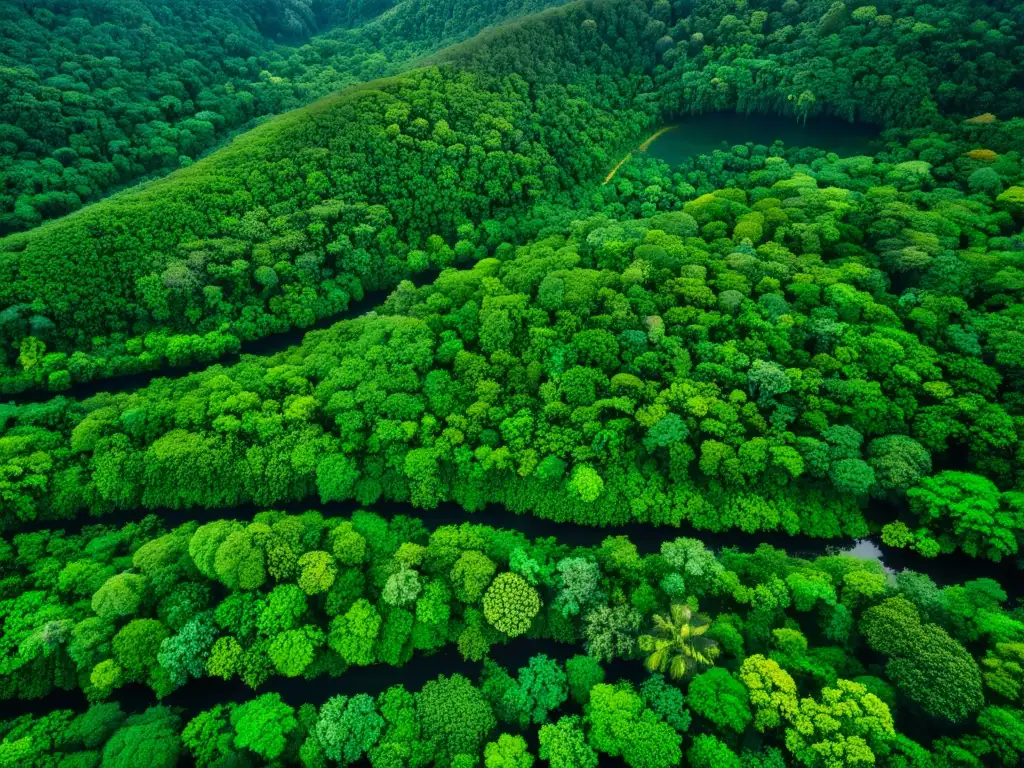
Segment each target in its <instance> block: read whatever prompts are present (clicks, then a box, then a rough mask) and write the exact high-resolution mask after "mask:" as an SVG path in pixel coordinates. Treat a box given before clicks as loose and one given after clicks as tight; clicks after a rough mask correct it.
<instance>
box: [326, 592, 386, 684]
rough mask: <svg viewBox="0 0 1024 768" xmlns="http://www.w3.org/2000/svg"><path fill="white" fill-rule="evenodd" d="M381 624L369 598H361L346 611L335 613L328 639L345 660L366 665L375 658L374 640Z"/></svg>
mask: <svg viewBox="0 0 1024 768" xmlns="http://www.w3.org/2000/svg"><path fill="white" fill-rule="evenodd" d="M380 627H381V618H380V614H378V613H377V609H376V608H374V607H373V604H372V603H370V601H369V600H366V599H365V598H360V599H359V600H356V602H355V603H354V604H353V605H352V607H351V608H349V609H348V611H346V612H345V615H343V616H335V617H334V620H333V621H331V631H330V635H329V636H328V639H327V642H328V643H329V645H330V646H331V648H332V649H333V650H334V651H336V652H337V653H338V655H339V656H341V658H343V659H344V660H345V661H346V662H347V663H348V664H355V665H358V666H364V667H365V666H367V665H369V664H373V662H374V661H376V654H375V652H374V643H375V642H376V639H377V634H378V633H379V632H380Z"/></svg>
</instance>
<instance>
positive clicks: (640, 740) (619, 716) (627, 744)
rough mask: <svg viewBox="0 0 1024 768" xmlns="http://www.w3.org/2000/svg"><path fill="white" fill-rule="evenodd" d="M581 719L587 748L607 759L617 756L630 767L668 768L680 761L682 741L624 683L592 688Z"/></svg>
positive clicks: (603, 684)
mask: <svg viewBox="0 0 1024 768" xmlns="http://www.w3.org/2000/svg"><path fill="white" fill-rule="evenodd" d="M585 719H586V720H587V722H589V723H590V735H589V741H590V744H591V746H593V747H594V749H595V750H597V751H598V752H604V753H606V754H608V755H610V756H611V757H618V756H620V755H621V756H622V758H623V759H624V760H625V761H626V764H627V765H629V766H632V767H633V768H656V767H657V766H663V767H664V768H669V766H676V765H679V763H680V761H681V760H682V752H681V751H680V745H681V744H682V738H681V737H680V736H679V734H678V733H676V732H675V730H673V729H672V728H671V727H670V726H669V725H668V724H667V723H665V722H664V721H663V720H662V719H661V718H660V717H658V716H657V715H656V714H655V713H654V712H652V711H651V710H649V709H647V708H646V707H645V706H644V704H643V700H642V699H641V698H640V697H639V696H638V695H637V694H636V692H634V691H633V689H632V687H631V686H629V685H628V684H625V685H620V686H611V685H607V684H605V683H602V684H601V685H597V686H594V688H593V689H592V690H591V692H590V703H589V704H588V705H587V708H586V716H585Z"/></svg>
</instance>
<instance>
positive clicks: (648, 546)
mask: <svg viewBox="0 0 1024 768" xmlns="http://www.w3.org/2000/svg"><path fill="white" fill-rule="evenodd" d="M271 508H272V509H276V510H280V511H283V512H287V513H289V514H301V513H303V512H306V511H307V510H311V509H315V510H319V511H321V512H322V513H323V514H324V515H325V516H331V517H339V516H342V517H347V516H350V515H351V514H352V513H353V512H355V511H356V510H360V509H366V510H368V511H372V512H375V513H376V514H378V515H380V516H381V517H384V518H386V519H389V520H390V519H391V518H393V517H396V516H398V515H406V516H408V517H416V518H419V519H421V520H422V521H423V523H424V525H425V526H426V527H427V529H428V530H434V529H436V528H439V527H441V526H444V525H459V524H461V523H477V524H480V525H489V526H492V527H494V528H504V529H508V530H514V531H519V532H520V533H522V534H524V535H525V536H527V537H529V538H530V539H539V538H547V537H551V538H555V539H557V540H558V542H559V543H562V544H566V545H568V546H572V547H597V546H600V544H601V542H602V541H604V539H605V538H606V537H608V536H627V537H628V538H629V540H630V541H631V542H632V543H633V544H634V545H635V546H636V548H637V550H638V551H639V552H640V554H641V555H647V554H652V553H655V552H658V551H660V549H661V545H662V543H664V542H666V541H671V540H672V539H675V538H677V537H680V536H689V537H692V538H695V539H699V540H700V541H702V542H704V544H705V545H706V546H707V547H708V548H710V549H712V550H715V551H720V550H722V549H724V548H726V547H732V548H734V549H737V550H739V551H741V552H753V551H754V550H755V549H757V547H758V546H760V545H761V544H769V545H771V546H773V547H776V548H777V549H782V550H785V551H786V552H787V553H788V554H789V555H791V556H793V557H802V558H805V559H813V558H815V557H820V556H822V555H834V554H848V555H851V556H853V557H860V558H864V559H869V560H878V561H879V562H880V563H882V565H883V567H884V568H885V569H886V570H887V571H888V572H890V573H893V574H895V573H897V572H899V571H901V570H905V569H910V570H913V571H917V572H918V573H923V574H926V575H928V576H929V577H931V578H932V579H933V580H934V581H935V583H936V584H938V585H939V586H947V585H950V584H960V583H962V582H964V581H969V580H971V579H979V578H991V579H995V580H997V581H998V582H999V583H1000V584H1001V585H1002V588H1003V589H1004V590H1006V592H1007V594H1008V595H1010V597H1011V598H1012V597H1016V596H1018V595H1022V594H1024V589H1022V588H1021V586H1020V582H1021V579H1020V576H1021V572H1020V570H1019V569H1018V568H1017V567H1016V565H1015V564H1014V562H1013V561H1012V560H1004V561H1003V562H1001V563H995V562H992V561H989V560H980V559H975V558H972V557H969V556H967V555H965V554H963V553H962V552H955V553H953V554H948V555H941V556H939V557H937V558H926V557H923V556H921V555H920V554H918V553H916V552H914V551H912V550H906V549H896V548H893V547H888V546H886V545H884V544H882V543H881V542H880V541H878V539H877V537H869V538H866V539H859V540H857V539H853V538H850V537H846V538H837V539H818V538H812V537H810V536H800V535H796V536H791V535H789V534H787V533H785V532H782V531H760V532H757V533H746V532H744V531H739V530H731V531H723V532H714V531H704V530H700V529H697V528H694V527H693V526H691V525H683V526H679V527H668V526H662V527H657V526H652V525H648V524H645V523H631V524H628V525H615V526H606V527H597V526H588V525H581V524H579V523H572V522H559V521H555V520H550V519H547V518H542V517H537V516H536V515H528V514H522V515H520V514H516V513H515V512H513V511H511V510H509V509H508V508H507V507H504V506H502V505H500V504H489V505H488V506H486V507H485V508H484V509H482V510H480V511H478V512H469V511H467V510H465V509H464V508H463V507H461V506H459V505H458V504H456V503H455V502H450V501H449V502H442V503H440V504H439V505H438V506H437V507H436V508H434V509H428V510H425V509H420V508H418V507H415V506H413V505H412V504H409V503H407V502H397V501H385V500H381V501H378V502H376V503H375V504H371V505H364V504H359V503H358V502H355V501H345V502H328V503H322V502H320V501H319V500H317V499H309V500H308V501H296V502H289V503H286V504H275V505H273V506H272V507H271ZM266 509H267V507H265V506H257V505H255V504H244V505H241V506H237V507H224V508H215V509H205V508H191V509H150V510H147V509H132V510H122V511H118V512H115V513H113V514H110V515H104V516H102V517H98V518H97V517H90V516H89V515H87V514H84V513H80V514H79V515H77V516H76V517H75V518H74V519H73V520H68V521H59V520H58V521H53V520H33V521H31V522H26V523H22V524H21V525H19V526H18V530H17V531H16V532H14V531H8V532H5V533H6V534H7V535H12V534H13V533H21V532H30V531H38V530H44V529H55V528H58V529H62V530H65V531H69V532H74V533H77V532H79V531H81V530H82V529H83V528H84V527H86V526H89V525H110V526H114V527H121V526H124V525H126V524H127V523H132V522H138V521H140V520H142V519H143V518H144V517H146V516H147V515H156V516H157V517H158V518H160V520H161V521H162V522H163V524H164V525H165V526H166V527H167V528H168V529H171V528H174V527H176V526H179V525H181V524H183V523H186V522H189V521H192V520H198V521H200V522H203V521H211V520H239V521H243V522H244V521H249V520H252V518H253V516H254V515H255V514H256V513H257V512H261V511H264V510H266ZM892 516H893V513H886V517H888V518H891V517H892Z"/></svg>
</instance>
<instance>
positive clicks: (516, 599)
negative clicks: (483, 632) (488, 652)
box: [483, 573, 541, 637]
mask: <svg viewBox="0 0 1024 768" xmlns="http://www.w3.org/2000/svg"><path fill="white" fill-rule="evenodd" d="M483 606H484V617H485V618H486V619H487V621H489V622H490V623H491V625H492V626H493V627H494V628H495V629H497V630H498V631H499V632H503V633H504V634H506V635H508V636H509V637H516V636H517V635H521V634H523V633H524V632H525V631H526V630H528V629H529V628H530V622H531V621H532V620H533V617H534V616H536V615H537V612H538V611H540V607H541V605H540V597H539V596H538V595H537V591H536V590H535V589H534V588H533V587H531V586H530V585H529V584H527V583H526V580H525V579H523V578H522V577H521V576H519V575H518V574H515V573H502V574H500V575H499V576H498V577H497V578H496V579H495V580H494V582H493V583H492V584H491V586H490V587H488V588H487V592H486V594H484V599H483Z"/></svg>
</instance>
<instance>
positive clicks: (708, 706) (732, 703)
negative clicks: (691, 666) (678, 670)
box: [686, 669, 752, 734]
mask: <svg viewBox="0 0 1024 768" xmlns="http://www.w3.org/2000/svg"><path fill="white" fill-rule="evenodd" d="M686 703H687V705H689V707H690V709H692V710H693V711H694V713H695V714H697V715H700V716H701V717H703V718H704V719H705V720H708V721H709V722H711V723H712V724H713V725H714V726H715V728H717V729H718V730H719V731H727V730H729V731H733V732H735V733H737V734H742V733H743V731H745V730H746V729H747V726H748V725H750V722H751V719H752V717H751V713H750V696H749V695H748V693H747V689H746V688H745V687H744V685H743V684H742V683H741V682H739V681H738V680H737V679H736V678H734V677H733V676H732V674H731V673H729V672H728V671H727V670H725V669H710V670H708V671H707V672H703V673H701V674H699V675H697V676H696V677H695V678H693V680H691V681H690V687H689V689H688V691H687V694H686Z"/></svg>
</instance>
